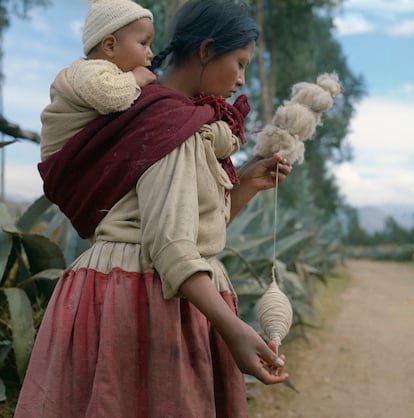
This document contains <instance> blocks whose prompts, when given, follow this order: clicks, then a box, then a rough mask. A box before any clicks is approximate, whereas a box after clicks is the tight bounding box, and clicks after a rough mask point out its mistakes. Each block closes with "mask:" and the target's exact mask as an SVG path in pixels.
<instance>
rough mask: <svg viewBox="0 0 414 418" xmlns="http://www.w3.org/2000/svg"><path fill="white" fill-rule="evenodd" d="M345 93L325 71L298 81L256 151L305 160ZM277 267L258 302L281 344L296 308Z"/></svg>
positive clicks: (262, 323) (259, 310)
mask: <svg viewBox="0 0 414 418" xmlns="http://www.w3.org/2000/svg"><path fill="white" fill-rule="evenodd" d="M341 92H342V87H341V85H340V84H339V81H338V75H337V74H336V73H331V74H328V73H324V74H321V75H320V76H318V78H317V80H316V84H313V83H308V82H301V83H297V84H295V85H294V86H293V87H292V92H291V98H290V100H288V101H285V102H284V104H283V105H282V106H280V107H279V108H278V109H277V110H276V113H275V115H274V116H273V119H272V122H271V123H270V124H268V125H266V126H265V127H264V128H263V130H262V131H261V132H260V133H259V135H258V137H257V143H256V146H255V148H254V152H255V153H256V154H257V155H259V156H261V157H264V158H268V157H271V156H272V155H273V154H274V153H275V152H277V153H278V154H279V155H280V156H282V157H284V158H286V159H287V160H288V161H289V163H290V164H293V163H294V162H296V161H298V162H299V163H301V162H303V155H304V151H305V146H304V144H303V142H304V141H306V140H307V139H309V138H311V137H312V135H313V134H314V133H315V130H316V127H317V126H318V125H320V124H321V114H322V112H324V111H326V110H328V109H330V108H331V107H332V106H333V103H334V100H335V98H336V97H337V96H338V95H339V93H341ZM276 190H277V188H276ZM276 204H277V194H275V208H276V207H277V206H276ZM275 222H276V215H275ZM275 226H276V225H275ZM275 231H276V229H275ZM275 234H276V233H275ZM275 241H276V236H275ZM275 258H276V255H275ZM275 268H276V266H275V260H274V266H273V269H272V276H273V280H272V283H271V284H270V286H269V288H268V289H267V290H266V292H265V293H264V294H263V296H262V297H261V298H260V300H259V301H258V304H257V316H258V320H259V324H260V326H261V327H262V329H263V331H264V332H265V334H266V335H267V337H268V338H269V339H270V340H271V341H274V342H275V343H276V344H277V345H278V346H279V345H280V344H281V342H282V340H283V338H285V337H286V335H287V334H288V332H289V329H290V327H291V325H292V318H293V310H292V306H291V304H290V301H289V298H288V297H287V296H286V295H285V294H284V293H283V292H282V291H281V290H280V288H279V286H278V285H277V282H276V276H275Z"/></svg>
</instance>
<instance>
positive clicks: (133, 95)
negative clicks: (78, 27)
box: [41, 0, 156, 161]
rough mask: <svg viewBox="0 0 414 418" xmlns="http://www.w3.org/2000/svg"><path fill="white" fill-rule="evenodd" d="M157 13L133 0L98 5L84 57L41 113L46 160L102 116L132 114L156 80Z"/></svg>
mask: <svg viewBox="0 0 414 418" xmlns="http://www.w3.org/2000/svg"><path fill="white" fill-rule="evenodd" d="M153 38H154V25H153V16H152V13H151V12H150V11H149V10H147V9H144V8H143V7H141V6H140V5H138V4H137V3H134V2H133V1H132V0H92V3H91V5H90V7H89V10H88V12H87V15H86V19H85V25H84V29H83V37H82V40H83V51H84V53H85V58H80V59H78V60H77V61H75V62H74V63H72V64H71V65H70V66H69V67H68V68H65V69H63V70H62V71H60V72H59V74H58V75H57V76H56V78H55V80H54V82H53V83H52V85H51V88H50V98H51V102H50V104H49V105H47V106H46V107H45V109H44V110H43V112H42V114H41V121H42V130H41V159H42V161H44V160H45V159H47V158H48V157H49V156H50V155H52V154H53V153H54V152H56V151H58V150H59V149H61V148H62V147H63V145H64V144H65V143H66V141H67V140H68V139H69V138H71V137H72V136H73V135H75V134H76V133H77V132H79V131H80V130H81V129H82V128H83V127H84V126H85V125H86V124H87V123H88V122H90V121H91V120H93V119H95V118H96V117H98V116H99V115H105V114H108V113H113V112H121V111H123V110H126V109H128V108H129V107H130V106H131V105H132V104H133V102H134V101H135V100H136V99H137V98H138V97H139V95H140V94H141V87H143V86H145V85H147V84H150V83H151V82H153V81H155V79H156V75H155V74H154V73H153V72H151V71H150V70H149V66H150V65H151V60H152V58H153V56H154V55H153V53H152V51H151V44H152V41H153Z"/></svg>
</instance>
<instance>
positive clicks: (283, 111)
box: [253, 73, 342, 164]
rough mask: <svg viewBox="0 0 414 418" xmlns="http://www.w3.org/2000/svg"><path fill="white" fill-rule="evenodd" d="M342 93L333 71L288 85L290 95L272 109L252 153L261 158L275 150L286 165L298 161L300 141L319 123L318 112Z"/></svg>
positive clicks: (301, 157) (300, 152) (304, 139)
mask: <svg viewBox="0 0 414 418" xmlns="http://www.w3.org/2000/svg"><path fill="white" fill-rule="evenodd" d="M341 92H342V86H341V85H340V84H339V80H338V75H337V74H336V73H331V74H328V73H324V74H321V75H319V76H318V78H317V80H316V84H314V83H308V82H301V83H297V84H295V85H294V86H293V87H292V92H291V97H290V99H289V100H286V101H285V102H284V103H283V105H282V106H279V108H278V109H277V110H276V112H275V114H274V116H273V119H272V122H271V123H270V124H268V125H266V126H265V127H264V128H263V130H262V131H261V132H260V133H259V135H258V136H257V142H256V146H255V147H254V150H253V152H254V153H255V154H256V155H259V156H260V157H263V158H268V157H271V156H272V155H273V154H274V153H275V152H277V153H278V154H279V155H281V156H282V157H284V158H286V159H287V160H288V161H289V163H290V164H293V163H295V162H298V163H302V162H303V155H304V151H305V148H304V145H303V142H304V141H306V140H307V139H309V138H311V137H312V135H313V134H314V133H315V130H316V127H317V126H318V125H320V124H321V115H322V112H325V111H326V110H329V109H330V108H331V107H332V106H333V103H334V100H335V98H336V97H337V96H338V94H340V93H341Z"/></svg>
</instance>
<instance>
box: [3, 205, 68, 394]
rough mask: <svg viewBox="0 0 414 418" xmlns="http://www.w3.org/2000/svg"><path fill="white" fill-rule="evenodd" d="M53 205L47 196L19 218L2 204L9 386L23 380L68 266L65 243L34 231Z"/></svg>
mask: <svg viewBox="0 0 414 418" xmlns="http://www.w3.org/2000/svg"><path fill="white" fill-rule="evenodd" d="M51 209H53V208H52V206H51V203H50V202H49V201H47V199H46V198H45V197H41V198H40V199H38V200H37V201H36V202H34V204H33V205H32V206H30V207H29V208H28V209H27V211H26V212H25V213H23V215H22V216H20V217H18V218H17V219H13V217H12V215H11V214H10V213H9V211H8V209H7V207H6V205H5V204H3V203H0V227H1V228H0V243H1V246H0V300H1V302H2V303H1V304H0V319H1V321H0V383H1V386H2V387H7V388H9V389H10V388H12V387H19V385H20V383H21V381H22V380H23V377H24V374H25V371H26V367H27V363H28V360H29V357H30V352H31V347H32V345H33V342H34V338H35V333H36V329H37V327H38V325H39V324H40V320H41V317H42V315H43V312H44V309H45V307H46V304H47V301H48V300H49V298H50V296H51V293H52V291H53V288H54V284H55V282H56V279H57V278H58V277H59V276H60V274H61V272H62V271H63V269H64V268H65V267H66V262H65V259H64V256H63V253H62V251H61V250H60V248H59V246H58V245H57V244H56V243H55V242H53V241H52V240H50V239H49V238H47V237H45V236H43V235H41V234H39V233H37V232H34V228H36V227H38V226H39V222H42V221H43V220H44V217H45V214H47V213H48V211H49V210H51ZM3 380H4V382H6V383H7V384H6V385H4V382H3ZM10 390H11V389H10ZM0 395H1V394H0ZM4 396H5V394H4V393H3V397H4Z"/></svg>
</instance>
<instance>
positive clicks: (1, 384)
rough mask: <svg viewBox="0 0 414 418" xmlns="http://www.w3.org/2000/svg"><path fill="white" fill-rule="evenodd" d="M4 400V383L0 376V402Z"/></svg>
mask: <svg viewBox="0 0 414 418" xmlns="http://www.w3.org/2000/svg"><path fill="white" fill-rule="evenodd" d="M5 400H7V396H6V385H5V384H4V382H3V380H2V379H1V377H0V402H4V401H5Z"/></svg>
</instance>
